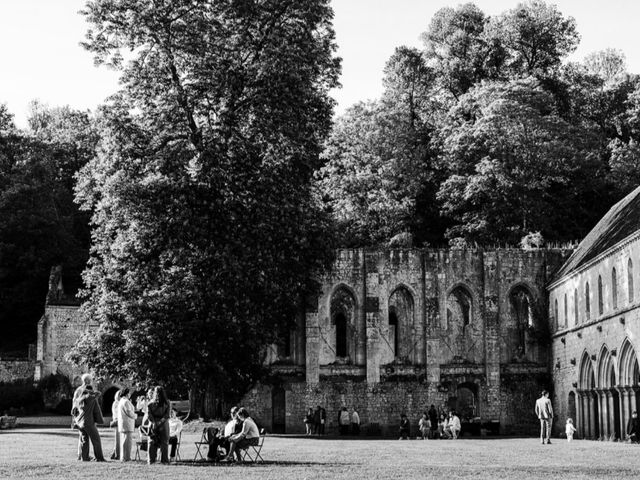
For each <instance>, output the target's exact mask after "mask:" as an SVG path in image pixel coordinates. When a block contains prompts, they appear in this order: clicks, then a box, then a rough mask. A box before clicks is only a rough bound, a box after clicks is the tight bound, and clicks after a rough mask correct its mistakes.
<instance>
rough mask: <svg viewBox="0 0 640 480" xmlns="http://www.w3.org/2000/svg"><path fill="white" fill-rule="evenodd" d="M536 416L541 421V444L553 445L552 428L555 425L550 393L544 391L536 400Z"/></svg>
mask: <svg viewBox="0 0 640 480" xmlns="http://www.w3.org/2000/svg"><path fill="white" fill-rule="evenodd" d="M536 415H537V416H538V419H539V420H540V443H542V444H543V445H544V444H545V443H547V444H549V445H550V444H551V426H552V425H553V407H552V406H551V400H550V399H549V392H548V391H546V390H543V391H542V394H541V395H540V398H539V399H538V400H536Z"/></svg>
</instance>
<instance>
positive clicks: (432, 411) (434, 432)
mask: <svg viewBox="0 0 640 480" xmlns="http://www.w3.org/2000/svg"><path fill="white" fill-rule="evenodd" d="M427 416H428V417H429V423H430V424H431V427H430V430H429V438H437V436H438V411H437V410H436V406H435V405H433V404H432V405H431V406H430V407H429V411H428V412H427Z"/></svg>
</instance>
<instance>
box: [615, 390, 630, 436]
mask: <svg viewBox="0 0 640 480" xmlns="http://www.w3.org/2000/svg"><path fill="white" fill-rule="evenodd" d="M615 388H616V390H617V391H618V402H619V405H620V432H621V434H622V436H623V438H624V434H625V433H626V431H627V421H628V419H627V416H626V414H625V398H624V397H625V394H624V387H619V386H618V387H615Z"/></svg>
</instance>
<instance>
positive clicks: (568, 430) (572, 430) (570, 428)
mask: <svg viewBox="0 0 640 480" xmlns="http://www.w3.org/2000/svg"><path fill="white" fill-rule="evenodd" d="M575 432H576V427H574V426H573V420H572V419H571V418H567V426H566V428H565V433H566V434H567V442H570V441H571V440H573V434H574V433H575Z"/></svg>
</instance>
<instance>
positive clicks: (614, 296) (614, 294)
mask: <svg viewBox="0 0 640 480" xmlns="http://www.w3.org/2000/svg"><path fill="white" fill-rule="evenodd" d="M611 302H612V303H613V309H614V310H615V309H616V308H618V275H617V273H616V269H615V268H613V269H611Z"/></svg>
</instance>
